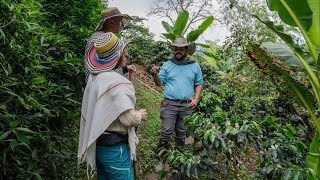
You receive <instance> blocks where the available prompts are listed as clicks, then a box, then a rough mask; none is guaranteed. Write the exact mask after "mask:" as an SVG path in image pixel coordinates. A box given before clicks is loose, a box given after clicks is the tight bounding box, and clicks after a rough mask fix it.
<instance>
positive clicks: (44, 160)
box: [0, 0, 102, 179]
mask: <svg viewBox="0 0 320 180" xmlns="http://www.w3.org/2000/svg"><path fill="white" fill-rule="evenodd" d="M0 3H1V4H0V19H1V21H0V22H1V25H0V34H1V36H0V147H1V148H0V149H1V150H0V153H1V155H0V160H1V167H2V168H1V179H35V178H39V179H40V178H45V179H62V178H75V179H77V178H79V177H80V176H82V175H83V171H82V170H81V169H80V168H79V166H77V158H76V151H77V139H78V127H77V124H78V122H79V116H80V111H79V110H80V102H81V96H82V90H83V89H82V88H83V86H84V84H83V82H84V81H83V73H82V69H83V52H84V46H85V39H86V38H88V37H89V36H90V33H92V30H93V29H94V27H95V25H96V23H97V22H98V21H97V20H98V19H97V18H99V14H100V11H101V9H102V7H101V5H100V1H98V0H90V1H84V0H81V1H69V0H68V1H58V0H50V1H47V0H38V1H36V0H22V1H20V0H19V1H17V0H10V1H4V0H3V1H1V2H0Z"/></svg>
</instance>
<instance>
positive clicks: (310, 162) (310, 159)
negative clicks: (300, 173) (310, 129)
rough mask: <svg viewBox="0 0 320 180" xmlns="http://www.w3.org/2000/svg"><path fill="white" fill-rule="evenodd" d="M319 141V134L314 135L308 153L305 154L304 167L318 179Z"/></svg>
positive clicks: (319, 169) (319, 164)
mask: <svg viewBox="0 0 320 180" xmlns="http://www.w3.org/2000/svg"><path fill="white" fill-rule="evenodd" d="M319 147H320V139H319V134H318V133H316V135H315V136H314V138H313V140H312V143H311V145H310V151H309V152H308V154H307V158H306V165H307V167H308V168H309V170H312V174H313V175H314V176H316V177H318V178H320V148H319Z"/></svg>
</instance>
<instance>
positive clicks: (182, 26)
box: [162, 11, 214, 42]
mask: <svg viewBox="0 0 320 180" xmlns="http://www.w3.org/2000/svg"><path fill="white" fill-rule="evenodd" d="M188 20H189V12H188V11H181V12H180V13H179V14H178V17H177V19H176V21H175V23H174V24H173V25H172V26H171V25H170V24H169V23H167V22H165V21H162V26H163V27H164V29H165V30H166V31H167V33H163V34H162V35H163V36H164V37H165V38H166V39H168V40H169V41H171V42H174V41H175V40H176V38H177V37H184V36H185V34H186V32H187V30H188V29H187V28H186V26H187V23H188ZM213 21H214V18H213V16H208V17H207V18H206V19H205V20H204V21H203V22H202V23H201V24H200V25H199V26H198V28H196V29H194V30H192V31H190V32H189V33H188V34H187V40H188V42H194V41H196V40H197V39H198V38H199V36H200V35H201V34H203V33H204V32H205V31H206V30H207V29H208V27H210V25H211V24H212V22H213Z"/></svg>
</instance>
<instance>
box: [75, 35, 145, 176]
mask: <svg viewBox="0 0 320 180" xmlns="http://www.w3.org/2000/svg"><path fill="white" fill-rule="evenodd" d="M126 45H127V43H126V41H121V40H120V39H119V38H118V37H117V36H116V35H114V34H113V33H103V34H102V35H100V36H98V37H97V38H96V41H95V43H94V46H93V47H92V50H90V53H89V55H88V58H87V59H85V64H86V67H87V68H88V70H89V77H88V81H87V83H86V88H85V91H84V95H83V100H82V108H81V122H80V133H79V134H80V135H79V147H78V158H79V161H87V163H88V165H90V166H91V167H92V168H93V169H95V168H96V167H97V175H98V180H102V179H103V180H105V179H115V180H116V179H119V180H133V176H132V169H131V160H133V159H135V156H136V151H135V150H136V143H137V136H136V134H135V129H134V127H136V126H138V125H139V124H140V122H141V120H142V119H146V118H147V112H146V110H145V109H141V110H139V111H137V110H135V109H134V106H135V103H136V98H135V90H134V87H133V85H132V83H131V82H130V81H129V80H128V79H127V78H125V77H123V76H121V75H120V74H119V73H116V72H115V71H114V69H116V68H118V67H119V65H120V64H121V63H122V61H123V60H125V57H124V56H125V49H126V48H125V47H126ZM129 147H130V148H129Z"/></svg>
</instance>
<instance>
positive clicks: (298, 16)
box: [230, 0, 320, 177]
mask: <svg viewBox="0 0 320 180" xmlns="http://www.w3.org/2000/svg"><path fill="white" fill-rule="evenodd" d="M230 2H232V3H233V5H235V6H236V7H237V8H238V9H239V10H241V11H244V12H246V13H248V14H250V15H251V16H253V17H255V18H257V19H258V20H259V21H261V22H262V23H264V24H265V25H266V26H267V27H269V28H270V29H271V30H273V31H274V32H275V33H276V34H277V35H278V36H279V37H280V38H281V39H282V40H283V41H284V42H285V43H286V44H287V45H288V46H289V47H290V48H291V50H292V51H293V52H294V54H295V55H296V56H297V58H298V59H299V61H300V62H301V64H302V65H303V67H304V69H305V71H306V72H307V74H308V76H309V79H310V80H309V82H310V84H311V85H312V88H313V93H314V98H312V99H316V100H317V102H318V106H317V108H315V107H314V106H312V105H310V103H309V102H310V101H309V100H307V99H306V98H305V93H306V92H307V91H308V90H306V88H303V86H300V85H299V83H297V81H295V80H294V79H293V78H292V75H290V74H286V73H284V72H283V71H282V72H280V73H281V74H282V75H283V76H284V80H285V82H286V83H288V85H289V86H287V87H290V89H291V90H289V92H290V93H292V94H293V93H294V94H295V95H296V96H298V97H299V99H300V102H302V103H303V105H304V107H305V108H306V109H307V110H308V111H309V114H310V116H311V119H312V120H313V122H314V125H315V127H316V129H317V134H316V136H315V137H314V139H316V140H315V141H313V142H314V143H312V145H313V146H316V145H318V147H317V149H319V143H318V140H317V139H318V137H319V134H320V124H319V121H318V119H317V117H316V115H315V114H314V109H318V108H319V105H320V99H319V96H320V85H319V77H317V76H316V74H319V72H318V71H319V69H317V73H314V72H313V70H312V68H311V67H310V65H309V64H308V63H307V61H306V59H305V58H304V52H303V51H302V49H301V48H300V47H298V46H297V45H295V44H294V43H293V41H292V37H291V36H289V35H287V34H285V33H283V32H282V31H281V29H280V28H279V26H275V25H274V23H273V22H271V21H263V20H261V18H260V17H259V16H257V15H253V14H251V13H250V12H248V11H246V10H245V9H244V8H242V7H240V6H238V5H237V3H236V2H235V1H234V0H231V1H230ZM267 2H268V6H269V9H270V10H272V11H277V12H278V14H279V17H280V18H281V20H282V21H283V22H284V23H286V24H288V25H291V26H296V27H298V28H299V30H300V32H301V34H302V35H303V37H304V39H305V41H306V43H307V45H308V47H309V50H310V53H311V55H312V57H313V60H314V62H315V64H317V63H318V57H319V54H318V52H317V50H316V48H315V46H314V45H317V44H318V42H317V41H318V39H311V38H310V34H311V33H310V32H309V30H310V27H311V26H313V27H316V29H318V24H319V16H312V14H313V12H312V11H315V14H316V15H317V14H319V12H318V11H319V9H318V7H317V8H312V9H311V8H310V6H309V4H308V3H310V2H311V1H309V2H308V1H307V0H303V1H299V3H296V2H295V1H291V0H268V1H267ZM311 4H312V5H315V4H317V3H315V2H311ZM313 18H314V19H313ZM314 30H315V29H314V28H313V31H314ZM308 33H309V34H308ZM312 33H315V32H312ZM312 38H317V37H316V36H314V34H313V36H312ZM314 42H317V43H314ZM251 57H252V56H251ZM307 98H309V99H310V96H307ZM314 148H315V147H313V148H312V149H314ZM310 151H311V148H310ZM315 158H318V159H319V158H320V156H319V157H318V156H316V157H315ZM309 161H310V158H307V164H309V167H311V169H312V171H313V172H314V173H312V175H313V176H317V177H319V173H320V172H319V171H318V165H313V166H310V164H313V163H314V162H309Z"/></svg>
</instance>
